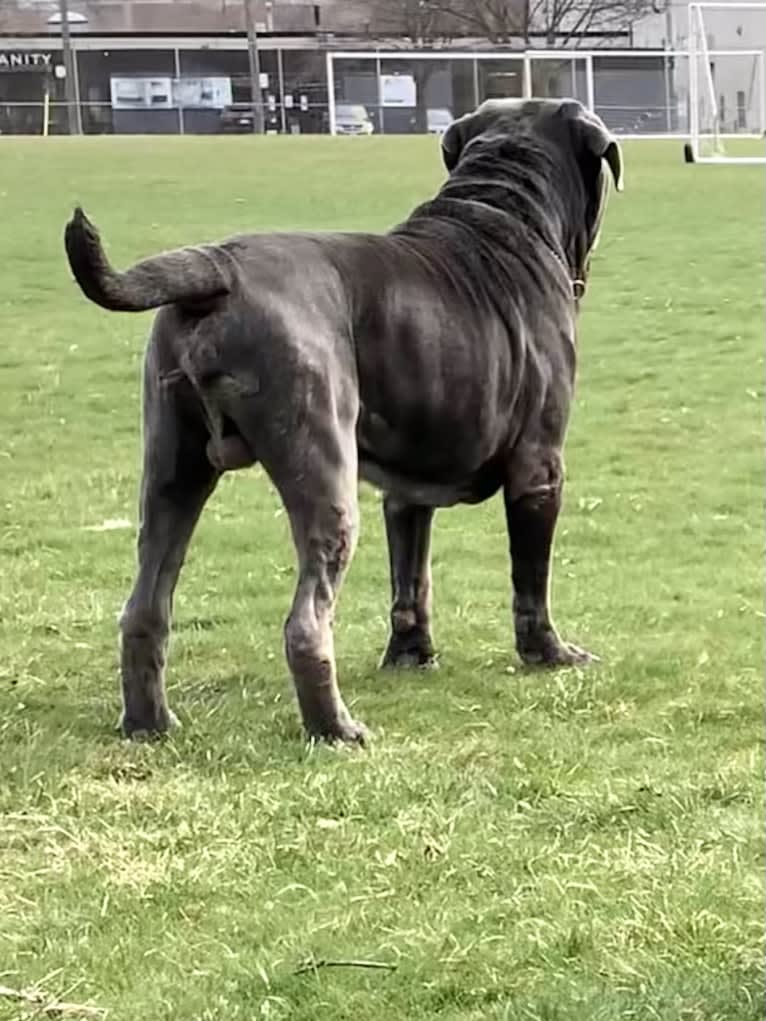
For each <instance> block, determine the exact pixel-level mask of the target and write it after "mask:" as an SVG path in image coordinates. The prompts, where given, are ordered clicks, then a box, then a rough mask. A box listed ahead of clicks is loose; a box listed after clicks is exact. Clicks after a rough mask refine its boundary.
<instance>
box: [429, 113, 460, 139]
mask: <svg viewBox="0 0 766 1021" xmlns="http://www.w3.org/2000/svg"><path fill="white" fill-rule="evenodd" d="M453 119H454V118H453V116H452V111H451V110H448V109H447V108H446V106H440V107H436V108H435V109H433V110H429V111H428V132H429V134H431V135H443V134H444V132H445V131H446V130H447V128H448V127H449V126H450V124H451V123H452V121H453Z"/></svg>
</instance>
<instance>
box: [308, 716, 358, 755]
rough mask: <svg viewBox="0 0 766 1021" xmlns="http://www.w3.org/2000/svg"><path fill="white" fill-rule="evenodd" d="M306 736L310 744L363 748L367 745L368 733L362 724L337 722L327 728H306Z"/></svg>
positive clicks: (344, 721) (349, 719)
mask: <svg viewBox="0 0 766 1021" xmlns="http://www.w3.org/2000/svg"><path fill="white" fill-rule="evenodd" d="M306 736H307V737H308V739H309V741H310V742H311V743H312V744H319V743H325V744H344V745H352V746H356V747H358V748H364V747H365V745H367V744H369V740H370V735H369V731H368V730H367V728H366V727H365V725H364V724H363V723H360V722H359V721H358V720H352V719H351V718H350V717H349V718H348V719H346V720H337V721H335V722H334V723H332V724H331V725H329V726H324V727H315V726H313V727H312V726H308V727H306Z"/></svg>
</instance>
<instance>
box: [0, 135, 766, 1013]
mask: <svg viewBox="0 0 766 1021" xmlns="http://www.w3.org/2000/svg"><path fill="white" fill-rule="evenodd" d="M625 157H626V163H627V171H626V191H625V194H624V195H623V196H614V197H613V198H612V201H611V205H610V209H609V212H608V215H607V221H606V225H605V230H604V234H603V238H602V243H601V247H600V249H599V252H598V257H597V259H596V260H595V265H594V271H593V279H592V285H591V288H590V293H589V295H588V299H587V302H586V309H585V311H584V314H583V317H582V329H581V338H580V359H581V361H580V364H581V369H580V376H579V383H578V387H579V389H578V399H577V404H576V408H575V411H574V415H573V420H572V425H571V430H570V435H569V442H568V448H567V464H568V473H569V482H568V489H567V492H566V497H565V511H564V514H563V517H562V521H561V527H560V531H559V536H558V544H557V554H556V569H555V580H554V610H555V614H556V618H557V621H558V623H559V626H560V627H561V629H562V631H563V632H564V633H565V635H566V636H567V637H569V638H571V639H573V640H576V641H580V642H582V644H585V645H587V646H588V647H590V648H592V649H593V650H594V651H596V652H598V653H599V654H600V655H601V656H602V663H601V664H600V665H599V666H597V667H595V668H593V669H591V670H589V671H588V672H584V673H581V672H577V671H569V672H563V673H559V674H542V675H541V674H538V673H527V672H524V671H523V670H522V669H521V668H520V666H519V664H518V661H517V659H516V657H515V653H514V651H513V643H512V635H511V626H510V610H509V598H510V596H509V569H508V560H507V556H506V546H507V544H506V538H505V533H504V523H503V516H502V507H501V502H500V501H499V500H495V501H492V502H490V503H488V504H486V505H484V506H482V507H479V508H474V509H458V510H453V511H446V512H443V513H442V514H441V515H440V516H439V517H438V519H437V523H436V535H435V567H434V577H435V632H436V638H437V642H438V645H439V649H440V652H441V660H442V668H441V670H440V671H438V672H431V673H426V674H415V675H410V674H397V675H393V676H391V675H386V676H380V675H379V674H378V673H377V671H376V660H377V657H378V655H379V653H380V652H381V650H382V647H383V643H384V639H385V635H386V620H387V612H388V580H387V574H386V565H385V549H384V544H383V537H382V523H381V515H380V507H379V501H378V497H377V496H376V495H375V494H374V493H373V492H372V491H371V490H367V489H364V491H363V494H362V504H363V521H362V538H361V542H360V547H359V552H358V554H357V557H356V560H355V562H354V565H353V568H352V570H351V573H350V576H349V579H348V581H347V583H346V587H345V589H344V593H343V597H342V599H341V605H340V613H339V619H338V623H337V628H336V631H337V646H338V654H339V665H340V670H341V683H342V687H343V691H344V693H345V695H346V697H347V700H348V701H349V702H350V704H351V705H352V706H353V710H354V712H355V713H356V714H358V715H359V716H360V717H361V718H362V719H364V720H365V721H366V722H367V723H368V724H369V725H370V727H371V729H372V732H373V744H372V747H371V748H370V749H369V750H368V751H364V752H358V751H357V752H352V751H348V750H333V749H329V748H324V747H322V748H316V749H313V750H311V749H308V748H307V747H305V746H304V744H303V743H302V741H301V738H300V730H299V726H298V716H297V711H296V707H295V705H294V700H293V696H292V693H291V689H290V687H289V685H288V680H287V672H286V667H285V665H284V662H283V658H282V631H281V629H282V621H283V619H284V616H285V614H286V611H287V608H288V604H289V600H290V597H291V592H292V585H293V580H294V565H293V554H292V547H291V544H290V541H289V538H288V528H287V522H286V518H285V516H284V514H282V512H281V510H280V506H279V503H278V500H277V498H276V495H275V493H274V491H273V489H272V488H271V486H270V485H269V482H268V480H267V478H266V477H264V476H263V475H262V474H261V473H260V472H259V471H253V472H250V473H242V474H240V475H237V476H232V477H227V478H226V479H225V480H224V482H223V484H222V485H221V486H220V488H219V490H218V492H217V493H216V495H215V497H214V499H213V500H212V501H211V503H210V505H209V507H208V510H207V513H206V515H205V517H204V519H203V522H202V525H201V527H200V528H199V531H198V533H197V536H196V538H195V542H194V544H193V547H192V551H191V554H190V557H189V560H188V563H187V565H186V568H185V571H184V574H183V575H182V580H181V586H180V590H179V597H178V600H177V629H176V633H175V639H174V644H173V647H172V650H171V663H170V669H169V688H170V696H171V702H172V704H173V706H174V708H175V710H176V711H177V713H178V714H179V715H180V717H181V718H182V720H183V722H184V728H183V730H182V731H180V732H179V733H178V734H177V735H175V736H173V738H172V739H170V740H168V741H166V742H164V743H161V744H155V745H134V744H129V743H126V742H123V741H121V740H120V739H119V738H118V737H117V735H116V733H115V730H114V725H115V723H116V720H117V714H118V689H117V676H116V623H115V621H116V615H117V613H118V611H119V608H120V605H121V601H122V600H123V598H124V597H125V595H126V593H127V589H128V586H129V583H130V580H131V576H132V570H133V541H134V539H133V532H132V526H133V525H134V524H135V509H134V508H135V500H136V489H137V477H138V474H137V473H138V465H139V427H138V409H139V403H138V401H139V365H140V358H141V352H142V347H143V340H144V336H145V333H146V329H147V326H148V323H149V320H148V318H146V317H130V316H116V315H108V314H107V313H104V312H101V311H100V310H98V309H96V308H95V307H93V306H91V305H89V304H88V303H87V302H86V301H85V300H84V299H83V298H82V297H81V296H80V294H79V292H78V291H77V290H76V289H75V287H74V285H73V284H72V283H71V281H70V279H69V275H68V271H67V269H66V267H65V262H64V259H63V253H62V244H61V232H62V227H63V224H64V221H65V219H66V217H67V216H68V213H69V210H70V207H71V205H72V204H73V202H75V201H76V200H79V201H82V202H83V203H84V204H85V206H86V208H87V209H88V211H89V212H90V213H91V214H92V216H93V217H94V219H95V220H96V222H98V223H99V225H100V226H101V227H102V229H103V232H104V235H105V238H106V240H107V242H108V244H109V247H110V251H111V253H112V255H113V257H114V259H115V261H117V262H118V264H120V265H124V264H125V263H127V262H128V261H130V260H132V259H134V258H136V257H138V256H140V255H144V254H148V253H151V252H154V251H156V250H157V249H160V248H162V247H165V246H169V245H174V244H179V243H185V242H193V241H202V240H211V239H214V238H217V237H220V236H222V235H226V234H227V233H231V232H235V231H240V230H243V229H248V228H253V229H261V228H271V227H279V228H293V227H310V228H331V227H341V228H363V229H384V228H385V227H387V226H389V225H391V224H392V223H394V222H396V221H398V220H399V219H400V218H403V216H404V215H405V214H406V213H407V211H408V210H409V209H410V208H411V207H412V206H413V205H414V204H415V203H416V202H417V201H418V200H420V199H422V198H423V197H425V196H427V195H428V194H430V193H431V192H433V190H434V189H435V188H436V187H437V185H438V183H439V181H440V178H441V169H440V166H439V160H438V153H437V147H436V144H435V143H434V142H433V141H431V140H427V139H411V140H405V139H369V140H363V141H362V140H356V139H352V140H331V139H324V140H318V139H314V140H310V139H305V140H301V139H274V140H268V141H258V140H253V139H208V140H204V139H186V140H183V139H175V140H165V139H146V140H138V141H137V140H134V139H98V140H78V141H68V140H66V139H62V140H48V141H47V142H44V141H42V140H26V141H21V140H11V139H7V140H1V141H0V217H1V218H2V219H1V222H2V230H0V267H2V278H1V282H0V310H1V311H2V327H3V329H2V348H1V349H0V489H1V490H2V494H1V499H0V748H1V750H2V754H1V755H0V985H5V986H8V987H12V988H15V989H35V988H36V989H39V990H42V991H43V992H44V993H45V994H46V995H50V996H51V997H58V998H62V999H65V1000H70V1001H74V1002H77V1003H82V1004H86V1003H90V1004H94V1005H97V1006H99V1007H102V1008H105V1009H107V1010H108V1011H109V1016H110V1017H112V1018H119V1019H120V1021H138V1019H141V1021H164V1019H168V1021H170V1019H172V1021H191V1019H195V1021H245V1019H247V1021H251V1019H264V1018H265V1019H271V1021H274V1019H278V1021H285V1019H291V1021H292V1019H295V1021H313V1019H316V1018H322V1019H328V1021H340V1019H352V1018H353V1019H357V1018H363V1019H365V1021H382V1019H386V1021H388V1019H430V1018H443V1019H446V1021H500V1019H503V1021H615V1019H635V1021H644V1019H647V1021H656V1019H662V1021H755V1019H757V1018H758V1019H760V1018H762V1017H763V1016H764V1009H765V1006H766V1004H765V1003H764V992H763V969H762V960H763V941H762V935H763V933H762V923H763V913H764V895H763V882H762V880H763V875H762V869H763V853H762V852H763V840H762V834H761V831H762V825H763V812H762V794H763V790H762V786H763V785H762V765H763V763H762V755H761V744H760V739H761V734H762V720H763V715H762V709H763V690H762V688H763V685H762V681H763V678H762V670H763V651H764V650H763V630H764V613H763V591H762V486H763V464H762V455H763V399H764V392H763V312H764V308H763V279H764V248H763V237H764V187H763V175H762V169H760V168H758V167H742V168H739V167H737V168H732V167H688V166H684V164H683V162H682V154H681V146H680V144H678V143H672V144H664V143H640V144H638V143H637V144H633V145H628V146H627V147H626V151H625ZM122 519H124V520H128V521H130V522H131V528H119V527H117V528H105V527H103V525H104V522H109V521H112V522H119V521H120V520H122ZM307 959H314V960H315V961H319V962H321V961H327V960H330V961H338V960H349V959H357V960H363V961H377V962H383V963H387V964H391V965H396V969H395V970H379V969H378V970H373V969H364V968H359V967H350V966H347V967H335V968H331V967H321V966H320V967H317V968H316V969H314V970H309V971H308V972H306V973H302V974H296V971H298V970H299V968H300V965H301V964H302V962H304V961H306V960H307ZM26 1016H28V1014H27V1012H26V1009H25V1008H23V1006H21V1005H20V1004H19V1003H17V1002H14V1001H13V1000H11V999H8V998H2V997H0V1018H1V1019H3V1021H8V1019H10V1018H18V1017H26Z"/></svg>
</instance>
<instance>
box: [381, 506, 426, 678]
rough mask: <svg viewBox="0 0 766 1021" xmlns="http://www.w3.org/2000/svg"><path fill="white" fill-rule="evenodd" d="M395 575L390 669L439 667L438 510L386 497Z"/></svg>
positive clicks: (388, 656)
mask: <svg viewBox="0 0 766 1021" xmlns="http://www.w3.org/2000/svg"><path fill="white" fill-rule="evenodd" d="M383 513H384V516H385V521H386V537H387V539H388V558H389V566H390V572H391V637H390V638H389V642H388V647H387V648H386V651H385V653H384V655H383V661H382V664H381V665H382V666H384V667H388V666H391V667H412V666H419V667H424V666H433V665H435V663H436V659H435V655H434V647H433V641H432V639H431V524H432V522H433V516H434V512H433V508H432V507H417V506H414V505H412V504H406V503H402V502H401V501H400V500H397V499H396V498H395V497H392V496H390V495H386V497H385V499H384V501H383Z"/></svg>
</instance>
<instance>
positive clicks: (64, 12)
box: [59, 0, 80, 135]
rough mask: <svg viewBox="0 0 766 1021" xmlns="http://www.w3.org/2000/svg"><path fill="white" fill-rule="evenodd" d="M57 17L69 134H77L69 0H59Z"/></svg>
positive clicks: (75, 87)
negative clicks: (59, 27) (64, 72)
mask: <svg viewBox="0 0 766 1021" xmlns="http://www.w3.org/2000/svg"><path fill="white" fill-rule="evenodd" d="M59 17H60V18H61V49H62V50H63V53H64V70H65V71H66V77H65V78H64V95H65V96H66V110H67V120H68V123H69V134H70V135H79V133H80V120H79V117H78V116H77V113H78V111H77V83H76V82H75V80H74V77H75V74H76V71H75V66H74V55H73V53H72V36H71V35H70V33H69V0H59Z"/></svg>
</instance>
